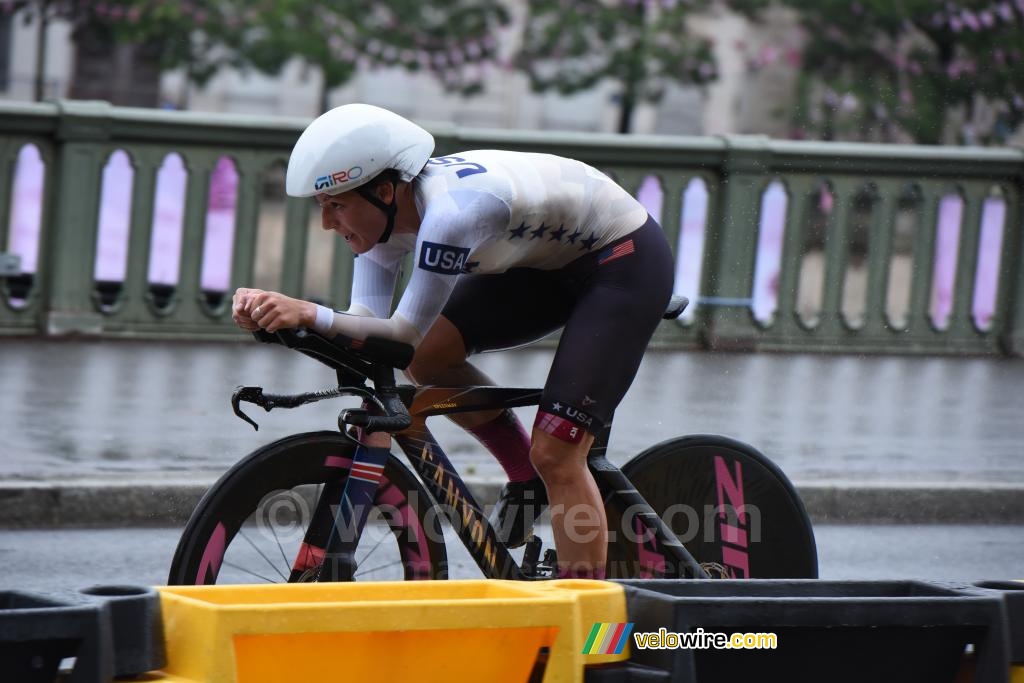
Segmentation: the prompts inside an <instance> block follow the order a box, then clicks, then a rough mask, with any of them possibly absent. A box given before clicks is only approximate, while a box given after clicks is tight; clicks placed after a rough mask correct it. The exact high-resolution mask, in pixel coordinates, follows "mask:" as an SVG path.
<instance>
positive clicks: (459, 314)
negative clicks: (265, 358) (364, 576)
mask: <svg viewBox="0 0 1024 683" xmlns="http://www.w3.org/2000/svg"><path fill="white" fill-rule="evenodd" d="M433 151H434V139H433V138H432V137H431V135H430V134H429V133H428V132H427V131H426V130H424V129H422V128H420V127H419V126H417V125H415V124H413V123H412V122H410V121H408V120H406V119H404V118H402V117H400V116H398V115H397V114H394V113H392V112H390V111H387V110H385V109H380V108H378V107H373V106H369V105H364V104H349V105H345V106H341V107H337V108H335V109H333V110H331V111H329V112H327V113H325V114H323V115H321V116H320V117H319V118H317V119H316V120H314V121H313V122H312V123H311V124H310V125H309V126H308V127H307V128H306V130H305V131H304V132H303V133H302V135H301V136H300V138H299V140H298V142H296V144H295V147H294V149H293V150H292V153H291V158H290V159H289V162H288V170H287V178H286V186H287V192H288V194H289V195H291V196H293V197H315V198H316V201H317V202H318V204H319V206H320V208H321V212H322V220H323V228H324V229H325V230H330V231H333V232H335V233H337V234H338V235H340V236H341V237H343V238H344V239H345V241H346V242H347V243H348V245H349V247H350V248H351V249H352V251H353V252H354V253H355V254H356V256H357V258H356V259H355V266H354V276H353V283H352V300H351V305H350V308H349V309H348V310H347V311H345V312H336V311H332V310H329V309H327V308H325V307H323V306H319V305H316V304H313V303H311V302H307V301H301V300H298V299H292V298H290V297H286V296H284V295H282V294H279V293H276V292H268V291H262V290H255V289H239V290H238V291H237V292H236V293H235V296H234V299H233V315H234V319H235V321H236V322H237V323H238V324H239V325H240V326H241V327H243V328H245V329H256V328H257V327H262V328H265V329H266V330H268V331H271V332H273V331H276V330H278V329H281V328H289V327H298V326H308V327H311V328H313V329H315V330H317V331H319V332H322V333H324V334H327V335H334V334H344V335H347V336H349V337H353V338H356V339H365V338H366V337H369V336H376V337H386V338H390V339H396V340H400V341H403V342H407V343H409V344H412V345H414V346H415V347H416V353H415V356H414V358H413V361H412V364H411V365H410V366H409V368H408V370H407V374H408V376H409V377H410V379H411V380H412V381H414V382H416V383H418V384H454V385H459V384H465V385H491V384H493V382H492V381H491V380H490V379H489V378H488V377H487V376H486V375H484V374H483V373H482V372H481V371H480V370H478V369H477V368H476V367H474V366H473V365H472V364H470V363H469V362H468V360H467V358H468V357H469V356H470V355H472V354H475V353H480V352H483V351H490V350H496V349H503V348H509V347H514V346H518V345H521V344H524V343H527V342H530V341H534V340H536V339H539V338H541V337H543V336H545V335H547V334H549V333H551V332H552V331H554V330H556V329H558V328H563V331H562V336H561V339H560V342H559V345H558V350H557V352H556V353H555V357H554V361H553V362H552V365H551V370H550V373H549V375H548V379H547V382H546V384H545V386H544V390H543V395H542V398H541V402H540V406H539V409H538V412H537V416H536V420H535V421H534V424H533V430H532V434H528V433H527V432H526V430H525V429H524V428H523V426H522V424H521V423H520V422H519V420H518V419H517V418H516V416H515V414H514V413H512V412H511V411H509V410H506V411H503V412H498V411H491V412H489V413H473V414H462V415H457V416H453V419H455V421H456V422H457V423H458V424H460V425H461V426H463V427H464V428H466V429H468V431H470V432H471V433H472V434H473V435H474V436H475V437H476V438H477V439H478V440H479V441H480V442H481V443H482V444H483V445H484V446H485V447H486V448H487V449H488V450H489V451H490V452H491V453H492V454H493V455H494V456H495V457H496V458H497V459H498V461H499V462H500V464H501V465H502V467H503V469H504V470H505V472H506V474H507V475H508V478H509V483H508V484H507V485H506V486H505V487H504V489H503V490H502V493H501V496H500V498H499V502H498V505H497V507H496V509H495V512H494V514H493V516H492V521H493V523H494V524H495V526H496V528H497V529H498V532H499V535H502V536H503V538H504V540H506V542H507V543H508V544H509V546H511V547H516V546H519V545H522V544H523V543H525V542H526V540H527V538H528V536H529V535H530V533H531V531H532V527H533V522H534V520H535V518H536V517H537V516H538V515H539V514H540V513H541V511H542V510H543V506H544V504H546V503H547V502H548V501H549V500H550V505H551V513H552V515H551V517H552V531H553V534H554V537H555V546H556V549H557V553H558V558H559V561H558V564H559V575H560V576H578V577H590V578H603V577H604V575H605V560H606V555H607V529H606V527H607V520H606V518H605V513H604V506H603V504H602V500H601V496H600V494H599V492H598V489H597V485H596V484H595V482H594V479H593V477H592V476H591V474H590V471H589V470H588V468H587V465H586V456H587V452H588V450H589V448H590V445H591V443H592V442H593V439H594V435H595V434H597V433H599V432H600V431H601V429H602V428H603V426H604V424H605V423H606V422H607V421H608V420H610V418H611V417H612V413H613V412H614V410H615V408H616V406H617V405H618V403H619V402H620V400H621V399H622V397H623V395H624V394H625V392H626V390H627V389H628V388H629V385H630V384H631V383H632V381H633V378H634V377H635V375H636V371H637V368H638V367H639V365H640V360H641V357H642V356H643V353H644V349H645V348H646V346H647V343H648V341H649V340H650V337H651V335H652V334H653V332H654V329H655V327H656V326H657V324H658V321H659V320H660V318H661V315H662V314H663V312H664V310H665V306H666V304H667V303H668V300H669V297H670V294H671V290H672V280H673V270H674V267H673V262H672V257H671V252H670V249H669V246H668V244H667V242H666V240H665V237H664V234H663V232H662V230H661V228H660V227H659V226H658V224H657V223H656V222H655V221H654V220H653V219H652V218H650V216H648V214H647V212H646V210H645V209H644V208H643V206H642V205H641V204H640V203H639V202H637V201H636V200H635V199H634V198H633V197H632V196H631V195H630V194H629V193H628V192H626V191H625V190H624V189H622V188H621V187H619V186H618V185H617V184H616V183H615V182H613V181H612V180H611V179H610V178H608V177H607V176H606V175H604V174H603V173H601V172H599V171H597V170H595V169H594V168H591V167H590V166H588V165H586V164H583V163H581V162H579V161H574V160H571V159H567V158H562V157H557V156H552V155H547V154H533V153H520V152H509V151H497V150H476V151H468V152H460V153H458V154H456V155H449V156H440V157H436V158H431V154H432V153H433ZM409 252H413V253H414V255H415V270H414V271H413V273H412V276H411V278H410V280H409V284H408V286H407V288H406V290H405V292H404V293H403V295H402V297H401V300H400V301H399V303H398V306H397V309H396V310H395V312H394V314H393V315H392V314H391V303H392V297H393V292H394V287H395V280H396V277H397V272H398V268H399V264H400V261H401V259H402V257H403V256H404V255H405V254H407V253H409ZM385 438H386V437H385ZM386 443H387V442H386V441H385V445H386Z"/></svg>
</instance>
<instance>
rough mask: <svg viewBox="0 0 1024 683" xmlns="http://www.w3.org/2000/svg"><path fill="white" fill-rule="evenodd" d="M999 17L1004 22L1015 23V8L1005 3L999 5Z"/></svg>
mask: <svg viewBox="0 0 1024 683" xmlns="http://www.w3.org/2000/svg"><path fill="white" fill-rule="evenodd" d="M999 15H1000V16H1001V17H1002V18H1003V21H1013V8H1012V7H1010V3H1008V2H1004V3H1002V4H1000V5H999Z"/></svg>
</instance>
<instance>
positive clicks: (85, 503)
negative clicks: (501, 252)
mask: <svg viewBox="0 0 1024 683" xmlns="http://www.w3.org/2000/svg"><path fill="white" fill-rule="evenodd" d="M212 483H213V480H208V481H161V482H158V483H153V482H149V483H133V482H123V481H122V482H110V481H108V482H93V483H75V484H65V483H60V484H56V483H51V482H0V528H8V529H11V528H64V527H98V526H115V527H117V526H167V525H178V524H184V522H185V521H186V520H187V519H188V517H189V515H190V514H191V512H192V509H193V508H194V507H195V505H196V503H198V502H199V499H200V498H201V497H202V495H203V493H204V492H205V491H206V489H207V488H208V487H209V485H210V484H212ZM466 484H467V485H468V486H469V488H470V490H471V491H472V492H473V496H474V497H475V498H476V499H477V501H478V502H479V503H480V504H481V505H483V506H484V508H485V509H487V508H489V507H490V506H492V505H493V504H494V502H495V501H496V500H497V497H498V492H499V491H500V489H501V482H499V481H495V480H479V479H476V480H474V479H467V480H466ZM797 490H798V491H799V493H800V496H801V497H802V498H803V500H804V504H805V505H806V507H807V512H808V514H810V516H811V519H812V521H813V522H814V523H818V524H821V523H850V524H1024V485H992V484H985V485H973V486H972V485H913V486H910V485H889V484H887V485H881V484H879V485H874V484H873V485H864V484H856V485H854V484H849V485H847V484H844V485H824V484H816V483H814V484H804V485H797Z"/></svg>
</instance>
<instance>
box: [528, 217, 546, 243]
mask: <svg viewBox="0 0 1024 683" xmlns="http://www.w3.org/2000/svg"><path fill="white" fill-rule="evenodd" d="M549 227H551V226H549V225H544V221H541V223H540V227H538V228H537V229H536V230H531V231H530V234H531V235H533V236H532V237H531V238H530V239H531V240H535V239H540V238H541V237H543V236H544V233H545V232H547V229H548V228H549Z"/></svg>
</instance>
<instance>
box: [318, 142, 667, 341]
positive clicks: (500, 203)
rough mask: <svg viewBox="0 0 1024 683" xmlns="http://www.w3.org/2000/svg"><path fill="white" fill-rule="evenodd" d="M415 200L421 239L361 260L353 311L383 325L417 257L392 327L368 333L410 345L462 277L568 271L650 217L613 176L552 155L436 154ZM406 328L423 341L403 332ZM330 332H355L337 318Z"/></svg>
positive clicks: (405, 239)
mask: <svg viewBox="0 0 1024 683" xmlns="http://www.w3.org/2000/svg"><path fill="white" fill-rule="evenodd" d="M413 194H414V197H415V201H416V206H417V209H418V210H419V214H420V216H421V217H422V220H421V223H420V229H419V232H418V233H417V234H415V235H412V234H402V235H395V236H393V237H392V238H391V239H390V241H389V242H387V243H386V244H379V245H377V246H375V247H374V248H372V249H371V250H369V251H368V252H366V253H365V254H363V255H361V256H360V257H359V258H357V259H356V262H355V269H354V276H353V285H352V309H350V310H352V311H359V312H364V313H365V312H369V313H372V314H373V316H374V317H376V318H378V319H380V318H387V317H388V315H389V313H390V306H391V301H392V297H393V294H394V287H395V279H396V276H397V272H398V267H399V264H400V262H401V260H402V257H403V256H404V255H405V254H407V253H409V252H410V251H415V257H414V259H415V260H414V265H415V269H414V271H413V274H412V277H411V278H410V280H409V284H408V286H407V288H406V290H405V292H404V293H403V295H402V299H401V301H400V302H399V304H398V308H397V310H396V311H395V317H394V318H393V319H392V320H391V321H389V322H394V323H396V326H395V329H394V330H384V329H378V328H377V326H374V329H373V330H372V332H373V334H375V335H377V336H381V335H383V336H388V337H391V338H395V339H402V340H403V341H409V342H412V343H416V342H418V341H419V338H422V336H423V335H425V334H426V332H427V330H428V329H429V328H430V326H431V325H432V324H433V323H434V321H435V320H436V319H437V317H438V316H439V315H440V313H441V310H442V309H443V307H444V305H445V303H446V302H447V300H448V297H449V295H450V294H451V291H452V289H453V288H454V286H455V282H456V280H457V278H459V277H460V276H461V275H463V274H467V273H469V274H494V273H502V272H504V271H506V270H508V269H509V268H538V269H542V270H555V269H558V268H562V267H563V266H566V265H568V264H569V263H571V262H572V261H574V260H575V259H577V258H579V257H580V256H583V255H585V254H587V253H590V252H593V251H595V250H598V249H600V248H602V247H603V246H605V245H606V244H608V243H610V242H613V241H615V240H616V239H618V238H620V237H623V236H625V235H627V234H629V233H631V232H633V231H634V230H636V229H637V228H639V227H640V226H641V225H643V223H644V222H645V221H646V220H647V211H646V209H644V207H643V205H641V204H640V203H639V202H638V201H637V200H636V199H634V198H633V197H632V196H631V195H630V194H629V193H628V192H626V191H625V190H624V189H622V188H621V187H619V185H617V184H616V183H615V182H613V181H612V180H611V179H610V178H609V177H608V176H606V175H605V174H603V173H601V172H600V171H598V170H597V169H595V168H592V167H591V166H588V165H586V164H584V163H582V162H579V161H574V160H572V159H566V158H563V157H557V156H553V155H549V154H531V153H523V152H508V151H498V150H475V151H470V152H460V153H458V154H454V155H450V156H442V157H435V158H433V159H431V160H430V161H429V162H428V163H427V166H426V167H425V168H424V170H423V172H421V173H420V175H419V176H417V177H416V179H415V180H414V181H413ZM337 317H338V318H349V317H350V316H337ZM382 322H383V321H382ZM410 324H411V326H412V328H414V329H415V332H416V333H417V334H410V333H409V332H406V333H402V332H401V330H402V329H406V330H407V329H408V326H409V325H410ZM346 328H348V329H346ZM332 329H334V331H335V332H342V333H345V332H349V333H351V332H354V331H355V330H353V329H351V326H348V325H345V324H344V320H341V319H339V320H336V321H335V324H334V325H332ZM410 336H412V337H415V338H412V339H410V338H409V337H410Z"/></svg>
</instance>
